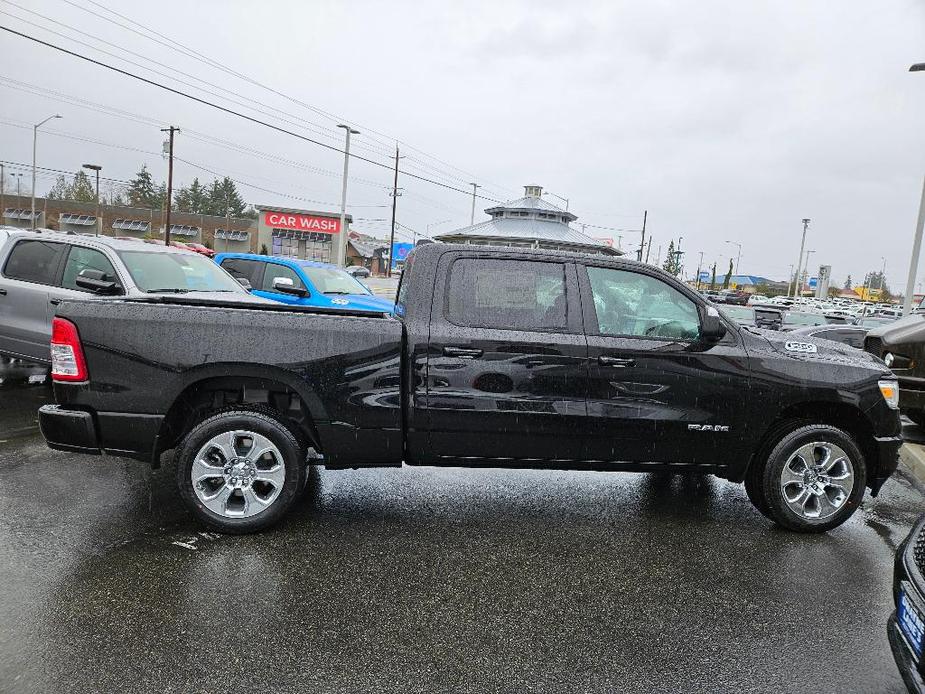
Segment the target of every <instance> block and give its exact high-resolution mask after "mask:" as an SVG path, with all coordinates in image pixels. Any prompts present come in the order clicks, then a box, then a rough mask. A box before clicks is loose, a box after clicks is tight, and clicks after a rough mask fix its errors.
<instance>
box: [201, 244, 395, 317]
mask: <svg viewBox="0 0 925 694" xmlns="http://www.w3.org/2000/svg"><path fill="white" fill-rule="evenodd" d="M215 262H216V263H218V264H219V265H221V266H222V267H223V268H224V269H226V270H227V271H228V272H230V273H231V274H232V275H233V276H234V277H242V278H245V279H247V280H248V281H249V282H250V283H251V287H253V289H252V292H253V293H254V294H256V295H257V296H262V297H264V298H267V299H272V300H273V301H279V302H281V303H284V304H294V305H296V306H318V307H321V308H333V309H343V310H346V311H375V312H378V313H381V312H386V313H388V312H390V311H392V309H393V308H394V307H395V304H394V303H393V302H391V301H389V300H388V299H383V298H381V297H378V296H375V295H374V294H373V293H372V292H371V291H370V290H369V289H367V288H366V287H365V286H364V285H363V284H361V283H360V282H358V281H357V280H356V279H355V278H353V277H351V276H350V275H349V274H348V273H347V272H345V271H344V270H342V269H341V268H339V267H337V266H336V265H331V264H329V263H321V262H318V261H315V260H293V259H291V258H276V257H273V256H268V255H252V254H249V253H219V254H218V255H217V256H215Z"/></svg>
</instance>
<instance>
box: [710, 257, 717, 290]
mask: <svg viewBox="0 0 925 694" xmlns="http://www.w3.org/2000/svg"><path fill="white" fill-rule="evenodd" d="M710 289H711V290H713V289H716V262H715V261H714V262H713V277H711V278H710Z"/></svg>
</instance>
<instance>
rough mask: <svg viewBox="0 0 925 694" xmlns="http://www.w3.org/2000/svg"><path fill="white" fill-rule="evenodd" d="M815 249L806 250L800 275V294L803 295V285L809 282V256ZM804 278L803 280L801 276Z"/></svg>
mask: <svg viewBox="0 0 925 694" xmlns="http://www.w3.org/2000/svg"><path fill="white" fill-rule="evenodd" d="M815 252H816V251H815V250H809V249H807V250H806V265H805V266H804V268H803V273H802V274H801V275H800V296H803V285H804V284H809V256H811V255H812V254H813V253H815ZM804 277H805V278H806V280H805V281H804V280H803V278H804Z"/></svg>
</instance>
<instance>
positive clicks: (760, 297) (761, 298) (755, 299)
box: [748, 294, 768, 306]
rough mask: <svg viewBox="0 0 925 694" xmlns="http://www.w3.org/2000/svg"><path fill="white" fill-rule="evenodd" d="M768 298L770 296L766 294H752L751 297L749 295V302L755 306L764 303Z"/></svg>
mask: <svg viewBox="0 0 925 694" xmlns="http://www.w3.org/2000/svg"><path fill="white" fill-rule="evenodd" d="M767 300H768V297H766V296H765V295H764V294H752V295H751V296H750V297H748V304H749V306H754V305H755V304H763V303H764V302H766V301H767Z"/></svg>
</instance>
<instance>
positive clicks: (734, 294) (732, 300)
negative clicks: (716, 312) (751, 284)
mask: <svg viewBox="0 0 925 694" xmlns="http://www.w3.org/2000/svg"><path fill="white" fill-rule="evenodd" d="M720 294H721V295H722V297H723V303H724V304H734V305H736V306H745V305H746V304H747V303H748V299H749V297H750V296H751V294H749V293H748V292H740V291H738V290H736V289H724V290H723V291H722V292H720Z"/></svg>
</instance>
